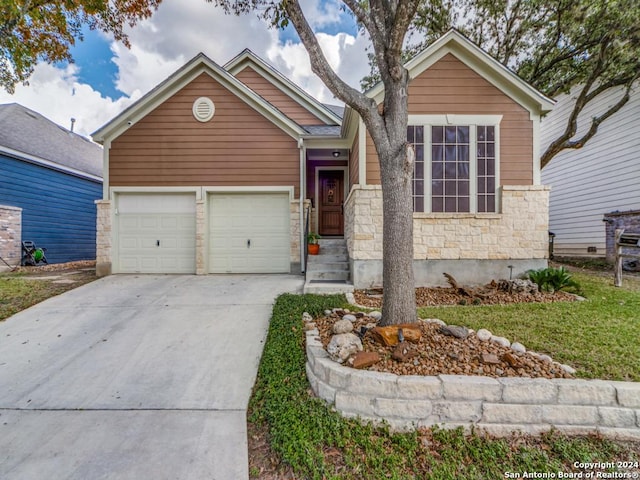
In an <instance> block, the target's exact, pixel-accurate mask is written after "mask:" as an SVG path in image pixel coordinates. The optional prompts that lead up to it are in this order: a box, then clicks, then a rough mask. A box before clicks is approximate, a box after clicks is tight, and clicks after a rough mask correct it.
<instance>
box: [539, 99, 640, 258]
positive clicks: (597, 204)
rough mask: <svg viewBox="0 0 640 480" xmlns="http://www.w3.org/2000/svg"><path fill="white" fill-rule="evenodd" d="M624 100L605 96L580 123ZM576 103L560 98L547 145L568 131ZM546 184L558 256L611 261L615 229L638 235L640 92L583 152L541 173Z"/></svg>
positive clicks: (545, 135)
mask: <svg viewBox="0 0 640 480" xmlns="http://www.w3.org/2000/svg"><path fill="white" fill-rule="evenodd" d="M621 95H622V93H621V91H620V90H609V91H607V92H605V93H603V94H602V95H600V96H599V97H597V98H596V99H595V100H594V101H593V102H591V103H590V104H589V105H587V107H586V108H585V110H584V111H583V112H582V114H581V116H580V117H579V121H582V120H583V119H586V120H587V125H588V123H589V121H588V120H589V119H590V118H592V117H594V116H596V115H598V114H601V113H602V112H603V111H605V109H607V108H608V107H610V106H612V105H613V104H614V103H616V102H617V101H618V100H619V98H620V97H621ZM572 103H573V95H564V96H562V97H560V98H558V105H557V108H556V109H554V111H553V112H551V113H550V114H549V115H548V116H547V117H545V118H544V119H543V121H542V140H543V143H542V144H543V145H548V144H549V143H550V142H551V141H552V140H553V139H554V134H555V132H557V131H558V130H559V129H564V123H565V122H566V120H567V118H568V115H569V113H570V111H571V108H572V106H573V105H572ZM582 128H585V124H584V122H583V123H582ZM580 133H581V132H580V131H578V135H580ZM542 179H543V181H544V183H545V184H547V185H550V186H551V196H550V206H549V229H550V230H551V231H552V232H553V233H554V234H555V239H554V255H556V256H568V257H578V256H581V257H585V256H587V257H603V256H605V255H606V256H607V257H608V258H609V259H610V260H612V259H613V252H614V246H613V235H614V231H615V229H616V228H627V229H634V230H635V231H640V189H639V188H638V185H640V92H638V90H637V89H636V91H634V92H633V93H632V95H631V99H630V100H629V102H628V103H627V104H626V105H625V106H624V107H622V109H621V110H620V111H619V112H617V113H616V114H615V115H613V116H612V117H611V118H609V119H607V120H606V121H605V122H603V123H602V124H601V125H600V127H599V129H598V133H597V134H596V135H595V136H594V137H593V138H592V139H591V140H589V141H588V142H587V143H586V145H585V146H584V147H583V148H581V149H579V150H565V151H563V152H560V153H559V154H558V155H557V156H555V157H554V158H553V160H551V162H550V163H549V164H548V165H547V166H546V167H545V168H544V170H543V171H542ZM604 217H606V218H604ZM603 220H605V222H604V223H603Z"/></svg>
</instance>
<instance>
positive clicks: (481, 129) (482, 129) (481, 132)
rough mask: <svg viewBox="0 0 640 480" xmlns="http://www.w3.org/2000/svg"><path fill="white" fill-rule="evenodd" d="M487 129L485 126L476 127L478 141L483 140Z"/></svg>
mask: <svg viewBox="0 0 640 480" xmlns="http://www.w3.org/2000/svg"><path fill="white" fill-rule="evenodd" d="M486 131H487V127H481V126H479V127H478V141H479V142H484V140H485V139H486V135H487V133H486Z"/></svg>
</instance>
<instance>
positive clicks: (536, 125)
mask: <svg viewBox="0 0 640 480" xmlns="http://www.w3.org/2000/svg"><path fill="white" fill-rule="evenodd" d="M531 120H533V145H532V146H533V184H534V185H541V184H542V167H541V166H540V160H541V159H540V155H542V153H541V145H540V144H541V142H542V134H541V133H540V116H539V115H538V116H536V117H535V118H532V119H531Z"/></svg>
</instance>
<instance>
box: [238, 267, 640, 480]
mask: <svg viewBox="0 0 640 480" xmlns="http://www.w3.org/2000/svg"><path fill="white" fill-rule="evenodd" d="M577 280H578V281H580V282H582V283H583V290H584V293H585V294H586V295H591V296H593V295H598V296H599V298H597V299H596V298H592V299H591V300H589V301H588V302H583V303H580V304H578V303H575V304H570V305H552V306H547V308H551V310H545V309H542V310H538V309H539V308H540V306H536V305H533V306H527V307H526V308H524V307H523V306H518V307H491V308H482V307H450V308H442V309H431V308H430V309H428V311H427V312H425V313H428V315H426V316H436V315H437V316H440V317H441V318H443V319H444V320H445V321H451V322H453V321H455V322H456V323H464V324H468V325H470V326H475V328H477V327H479V326H484V327H487V328H490V329H493V330H495V333H499V334H503V335H506V336H509V337H511V338H512V339H514V340H516V339H519V340H521V341H523V342H526V343H528V344H529V345H530V346H531V348H535V349H537V350H538V351H547V352H549V353H552V354H553V355H554V356H555V357H557V358H559V359H562V360H563V361H568V362H570V363H574V364H576V363H578V362H580V363H581V364H582V363H584V364H586V365H589V366H590V368H591V369H590V370H588V371H589V372H590V373H589V375H591V376H595V373H594V372H595V371H596V368H601V369H602V370H603V371H606V372H609V375H610V376H611V377H612V378H625V377H633V378H636V377H635V376H636V375H637V372H634V371H633V368H632V367H631V365H632V360H631V361H626V360H625V359H623V358H622V356H623V355H625V354H624V353H622V352H627V353H626V355H636V356H635V358H636V370H637V365H638V364H637V358H638V357H637V353H638V350H637V348H638V347H637V345H636V346H628V345H627V340H626V339H623V338H620V340H619V341H618V340H616V338H617V337H618V336H620V337H623V335H622V334H620V333H619V332H618V331H617V330H615V329H614V328H610V327H603V325H608V324H611V322H613V321H614V319H615V320H617V323H615V326H616V328H618V329H620V328H622V329H623V331H624V335H635V337H633V338H636V339H637V338H638V330H637V329H638V326H637V323H638V322H637V320H638V317H637V315H638V313H634V311H635V312H638V311H640V309H639V308H638V307H639V306H640V305H639V304H638V300H639V298H640V288H639V287H640V284H636V283H634V284H633V285H632V286H627V287H625V288H624V289H622V290H613V288H612V287H611V288H609V287H607V282H609V283H610V279H609V280H599V279H597V278H593V277H587V276H582V275H579V276H577ZM621 302H623V303H622V304H621ZM343 304H344V298H343V297H341V296H330V297H320V296H313V295H289V294H287V295H283V296H281V297H279V298H278V300H277V302H276V304H275V306H274V309H273V316H272V320H271V324H270V330H269V334H268V338H267V342H266V344H265V348H264V353H263V356H262V360H261V363H260V367H259V371H258V378H257V381H256V385H255V387H254V392H253V396H252V398H251V401H250V406H249V418H248V420H249V427H250V428H249V431H250V432H254V433H253V434H252V435H250V439H249V443H250V474H251V476H252V478H274V479H275V478H312V479H378V478H389V479H452V480H453V479H461V478H464V479H494V478H495V479H497V478H518V477H516V476H512V477H508V476H505V475H506V474H507V473H514V474H520V475H521V476H522V474H523V472H535V473H545V472H555V474H556V476H557V472H563V473H579V472H581V471H582V470H579V469H577V468H576V467H574V462H615V461H616V460H620V461H640V444H638V443H630V442H614V441H611V440H607V439H604V438H599V437H595V436H592V437H582V438H580V437H575V438H571V437H566V436H563V435H560V434H558V433H557V432H552V433H549V434H547V435H544V436H542V437H526V436H515V435H514V436H513V437H510V438H506V439H494V438H489V437H486V436H483V435H479V434H473V435H464V434H463V433H462V431H461V430H454V431H449V430H440V429H424V430H421V431H416V432H411V433H392V432H389V431H388V430H387V429H385V428H376V427H373V426H371V425H362V424H360V423H359V422H357V421H356V420H350V419H344V418H342V417H340V415H339V414H338V413H336V412H335V411H334V410H333V409H331V408H330V407H328V406H327V405H326V404H325V403H324V402H322V401H321V400H319V399H317V398H314V397H313V396H312V394H311V393H310V390H309V384H308V381H307V378H306V374H305V367H304V364H305V352H304V333H303V331H302V322H301V315H302V312H304V311H308V312H309V313H311V314H312V315H318V314H320V313H321V312H322V311H323V310H324V309H326V308H331V307H336V306H342V305H343ZM523 308H524V309H523ZM529 309H531V310H529ZM609 310H612V311H611V312H609ZM536 312H537V314H536ZM603 312H604V313H603ZM606 312H609V313H608V314H606V315H605V313H606ZM550 316H552V317H557V318H555V320H556V321H553V320H554V318H549V317H550ZM513 317H515V318H513ZM525 317H526V318H525ZM540 318H542V319H543V320H541V319H540ZM634 318H635V320H636V325H634V323H633V319H634ZM472 321H475V322H477V323H475V324H471V322H472ZM573 321H576V322H578V323H579V327H576V328H577V331H576V332H575V335H573V337H572V338H571V339H570V340H568V341H566V342H563V341H562V339H561V338H556V337H558V336H559V335H565V334H566V331H565V329H567V328H568V327H565V324H567V323H570V322H573ZM591 324H595V326H594V327H593V329H591V328H589V329H587V331H584V329H585V328H586V327H590V325H591ZM558 325H559V326H558ZM515 326H517V327H518V329H517V330H516V329H515ZM585 326H586V327H585ZM501 328H504V330H502V331H501V330H500V329H501ZM546 328H553V329H554V330H553V332H552V333H543V332H542V331H543V330H545V329H546ZM580 329H582V330H580ZM568 332H569V333H572V330H571V328H569V329H568ZM634 332H635V333H634ZM594 333H597V335H598V339H597V341H594V339H592V338H591V335H593V334H594ZM627 338H628V337H627ZM594 343H595V344H596V346H595V347H594V346H593V345H592V344H594ZM547 344H548V345H549V347H548V348H546V349H545V348H543V347H544V346H545V345H547ZM618 344H620V345H621V346H622V347H621V350H622V351H621V352H620V354H619V355H620V356H619V357H616V358H618V359H619V360H624V361H623V365H622V368H621V369H620V370H616V369H615V368H614V366H615V365H614V364H612V363H611V362H609V365H610V366H608V367H607V366H600V367H597V366H596V363H597V361H598V360H597V359H594V360H593V361H589V362H586V361H585V360H584V359H585V358H588V355H585V354H582V353H579V352H572V350H573V349H576V350H585V349H586V350H588V351H590V352H595V353H594V355H601V353H600V352H601V351H604V350H606V349H607V348H608V347H606V346H607V345H618ZM562 345H565V347H564V348H561V346H562ZM552 347H553V348H552ZM614 350H615V349H614ZM563 355H564V356H563ZM616 355H618V352H617V350H616ZM581 368H582V367H581ZM585 371H587V370H585ZM589 375H584V376H589ZM255 432H257V433H255ZM258 437H261V438H267V439H268V441H269V443H270V448H269V450H268V451H267V452H265V451H264V449H262V451H261V458H262V460H264V459H265V458H266V459H270V460H269V461H267V462H264V461H263V462H262V463H260V461H259V459H257V458H256V456H255V455H254V452H255V449H254V448H253V442H256V440H257V439H258ZM274 459H275V460H274ZM274 463H276V464H279V465H280V467H279V469H278V468H275V470H269V468H267V469H266V470H265V469H263V468H264V467H265V465H267V467H268V466H273V464H274ZM589 471H590V472H594V470H589ZM582 472H583V474H584V473H586V472H587V471H582ZM531 478H533V477H531ZM540 478H541V477H540ZM547 478H549V477H547ZM556 478H557V477H556ZM567 478H568V477H567ZM602 478H607V477H602Z"/></svg>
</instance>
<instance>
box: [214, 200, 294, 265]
mask: <svg viewBox="0 0 640 480" xmlns="http://www.w3.org/2000/svg"><path fill="white" fill-rule="evenodd" d="M248 240H250V241H251V243H250V245H248V244H247V241H248ZM289 244H290V239H289V195H288V194H286V193H246V194H212V195H211V196H210V198H209V270H210V271H211V272H212V273H288V272H289V269H290V258H289V255H290V253H289V251H290V245H289Z"/></svg>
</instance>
